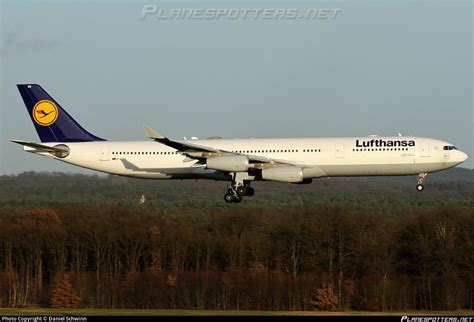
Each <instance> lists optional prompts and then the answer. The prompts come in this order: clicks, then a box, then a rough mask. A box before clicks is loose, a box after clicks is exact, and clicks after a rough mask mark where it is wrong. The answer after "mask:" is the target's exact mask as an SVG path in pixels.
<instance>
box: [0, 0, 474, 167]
mask: <svg viewBox="0 0 474 322" xmlns="http://www.w3.org/2000/svg"><path fill="white" fill-rule="evenodd" d="M145 3H146V2H143V1H131V0H130V1H126V0H122V1H120V2H115V1H94V2H93V1H85V2H84V1H2V7H1V48H0V49H1V51H0V53H1V65H0V103H1V114H0V115H1V122H0V125H1V132H0V133H1V134H0V139H1V143H0V144H1V146H0V147H1V155H0V173H1V174H11V173H18V172H22V171H28V170H36V171H43V170H44V171H68V172H88V173H89V171H86V170H82V169H79V168H75V167H73V166H69V165H65V164H62V163H58V162H52V161H51V160H47V159H45V158H39V157H35V156H33V155H29V154H25V153H23V152H22V151H21V149H20V148H19V146H17V145H14V144H13V143H10V142H9V141H8V140H9V139H26V140H33V141H37V140H38V138H37V135H36V132H35V131H34V127H33V125H32V124H31V121H30V119H29V117H28V116H27V113H26V109H25V107H24V105H23V103H22V101H21V98H20V96H19V94H18V92H17V89H16V86H15V84H17V83H39V84H41V85H42V86H43V87H44V88H45V89H46V90H47V91H48V92H49V93H50V94H51V95H52V96H53V97H55V99H56V100H57V101H59V102H60V103H61V105H62V106H63V107H65V108H66V109H67V110H68V112H69V113H70V114H71V115H73V116H74V117H75V118H76V120H78V121H79V122H80V123H81V124H82V125H83V126H84V127H85V128H86V129H88V130H89V131H90V132H92V133H94V134H96V135H98V136H100V137H104V138H107V139H110V140H142V139H143V140H145V139H146V137H145V135H144V133H143V125H144V124H149V125H151V126H153V127H155V128H156V129H158V130H160V131H161V132H163V133H165V134H167V135H168V136H170V137H174V138H182V137H183V136H188V137H189V136H198V137H209V136H214V135H220V136H224V137H226V138H233V137H240V138H244V137H326V136H328V137H332V136H360V135H370V134H379V135H397V134H398V133H399V132H400V133H402V134H406V135H416V136H424V137H433V138H438V139H443V140H446V141H448V142H451V143H453V144H455V145H456V146H458V147H459V148H460V149H462V150H464V151H466V152H467V153H468V154H469V155H470V156H471V158H470V160H469V161H468V162H467V163H466V164H465V166H467V167H471V168H472V166H473V164H474V163H473V158H474V156H473V154H474V153H473V152H474V147H473V136H474V134H473V123H474V120H473V97H472V92H473V91H472V74H473V69H472V57H473V56H472V29H473V28H472V3H471V2H470V1H335V2H334V1H333V2H322V1H290V0H287V1H274V2H271V1H252V2H250V1H235V0H234V1H231V0H227V1H221V2H217V1H212V2H210V1H206V2H205V1H197V0H196V1H184V2H183V1H180V2H170V1H156V2H153V1H150V2H148V3H150V4H158V5H159V6H162V7H165V8H179V7H187V8H209V7H212V8H220V7H227V8H246V7H252V8H297V9H299V10H304V9H307V8H340V9H341V12H340V14H339V15H338V16H337V18H336V19H328V20H262V19H247V20H229V19H219V20H158V19H153V18H150V19H149V18H148V17H147V19H145V20H142V19H140V14H141V11H142V8H143V4H145Z"/></svg>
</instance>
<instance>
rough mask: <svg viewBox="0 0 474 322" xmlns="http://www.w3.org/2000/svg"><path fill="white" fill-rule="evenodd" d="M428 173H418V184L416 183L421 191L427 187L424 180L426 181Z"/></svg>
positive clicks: (417, 188)
mask: <svg viewBox="0 0 474 322" xmlns="http://www.w3.org/2000/svg"><path fill="white" fill-rule="evenodd" d="M427 175H428V173H420V174H419V175H418V184H417V185H416V190H418V191H420V192H421V191H423V190H424V189H425V187H424V186H423V181H425V179H426V176H427Z"/></svg>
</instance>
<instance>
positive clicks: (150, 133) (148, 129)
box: [145, 125, 166, 140]
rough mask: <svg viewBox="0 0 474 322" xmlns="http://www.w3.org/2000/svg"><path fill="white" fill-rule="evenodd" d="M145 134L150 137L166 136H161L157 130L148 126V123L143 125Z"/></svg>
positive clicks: (160, 137) (161, 137)
mask: <svg viewBox="0 0 474 322" xmlns="http://www.w3.org/2000/svg"><path fill="white" fill-rule="evenodd" d="M145 134H146V135H147V136H148V137H149V138H150V139H153V140H155V139H164V138H166V137H165V136H163V135H162V134H160V133H159V132H157V131H156V130H154V129H152V128H151V127H149V126H148V125H145Z"/></svg>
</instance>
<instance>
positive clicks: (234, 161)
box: [206, 155, 249, 172]
mask: <svg viewBox="0 0 474 322" xmlns="http://www.w3.org/2000/svg"><path fill="white" fill-rule="evenodd" d="M206 166H207V167H208V168H209V169H215V170H222V171H228V172H244V171H248V169H249V159H248V158H247V157H246V156H243V155H228V156H219V157H213V158H209V159H207V162H206Z"/></svg>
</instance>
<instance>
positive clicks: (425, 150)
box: [420, 143, 430, 157]
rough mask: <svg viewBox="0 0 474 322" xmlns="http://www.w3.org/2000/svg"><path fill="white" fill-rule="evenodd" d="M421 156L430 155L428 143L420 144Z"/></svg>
mask: <svg viewBox="0 0 474 322" xmlns="http://www.w3.org/2000/svg"><path fill="white" fill-rule="evenodd" d="M420 156H421V157H429V156H430V146H429V145H428V144H427V143H421V144H420Z"/></svg>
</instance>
